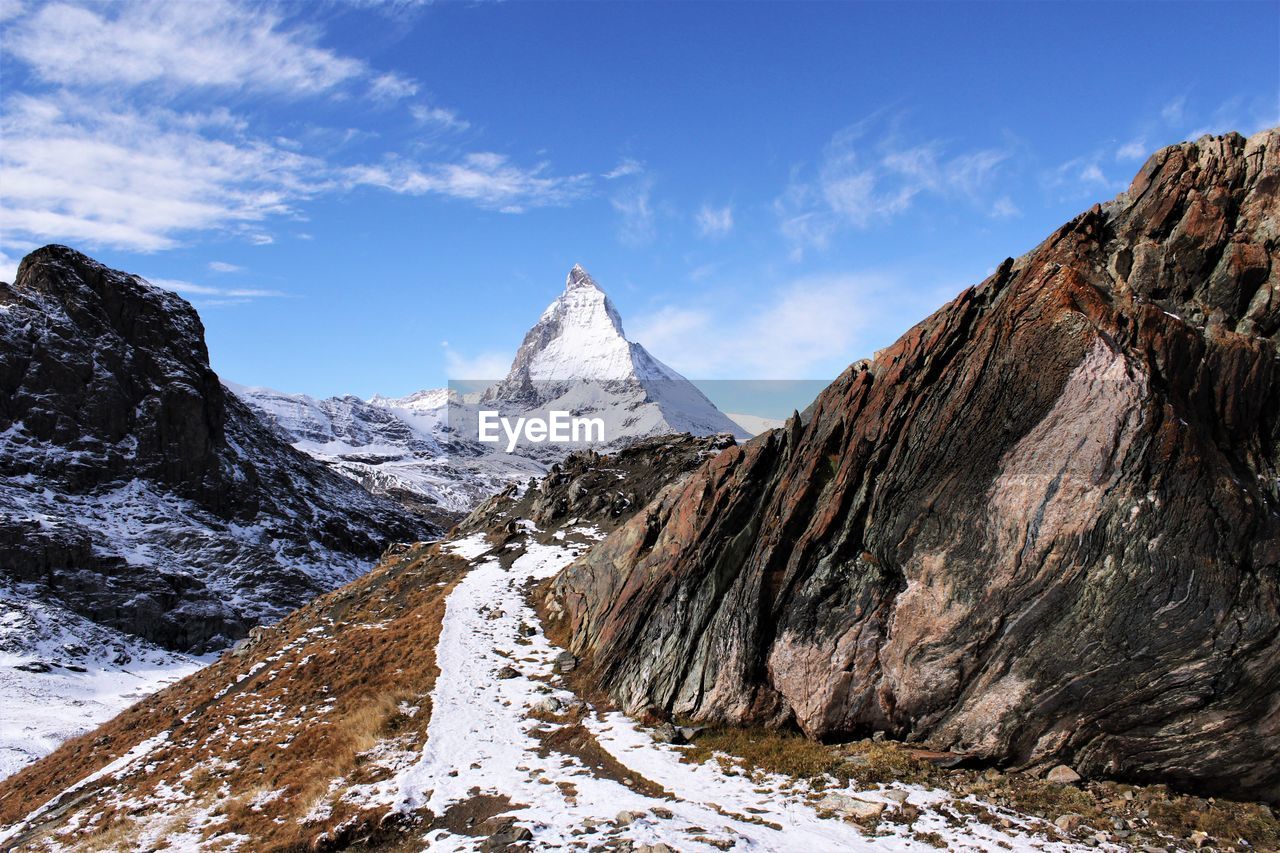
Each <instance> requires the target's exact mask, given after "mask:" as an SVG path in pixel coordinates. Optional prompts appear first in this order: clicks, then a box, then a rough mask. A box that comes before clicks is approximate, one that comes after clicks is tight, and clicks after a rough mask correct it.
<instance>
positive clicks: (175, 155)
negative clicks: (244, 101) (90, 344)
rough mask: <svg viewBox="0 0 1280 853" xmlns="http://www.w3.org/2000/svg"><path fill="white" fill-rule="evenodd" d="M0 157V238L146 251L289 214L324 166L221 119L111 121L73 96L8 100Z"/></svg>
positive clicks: (113, 116)
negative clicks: (200, 232) (188, 234)
mask: <svg viewBox="0 0 1280 853" xmlns="http://www.w3.org/2000/svg"><path fill="white" fill-rule="evenodd" d="M4 121H5V144H4V145H3V146H2V147H0V196H3V201H4V204H3V206H0V228H2V229H4V230H5V231H8V232H10V233H18V234H23V235H28V236H31V237H32V238H34V239H41V238H43V237H46V236H51V235H52V236H58V237H60V238H63V239H72V240H78V241H86V242H89V243H92V244H104V245H115V246H123V247H127V248H133V249H140V250H143V251H151V250H156V249H163V248H168V247H171V246H173V245H175V244H176V235H178V234H180V233H182V232H185V231H191V230H196V229H222V228H229V227H231V226H234V225H236V224H237V223H240V224H243V223H252V222H260V221H261V220H263V219H265V218H266V217H267V216H270V215H279V214H285V213H288V212H290V210H291V207H290V204H291V202H292V201H293V200H296V199H298V198H302V197H305V196H307V195H309V194H310V193H312V192H313V191H315V190H316V189H318V188H319V187H320V186H321V185H322V184H323V182H324V178H323V176H322V174H321V172H322V171H323V169H322V164H321V163H320V162H319V161H318V160H315V159H313V158H310V157H307V156H305V155H302V154H299V153H297V152H295V151H292V150H288V149H287V148H285V147H282V146H280V145H279V144H278V143H276V142H274V141H273V142H267V141H264V140H261V139H255V138H252V137H250V136H247V135H246V134H244V133H243V132H242V131H241V130H240V129H239V128H238V127H236V126H234V125H230V126H229V125H228V124H227V123H226V122H225V121H224V117H223V116H222V115H221V114H219V113H216V112H215V113H207V114H179V113H174V112H171V111H168V110H163V109H154V110H150V111H145V112H143V111H111V110H109V109H106V108H104V107H103V105H102V104H101V103H99V102H97V101H94V100H88V99H82V98H79V97H76V96H72V95H69V94H64V95H62V96H59V97H49V98H43V99H39V98H33V97H26V96H21V95H19V96H13V97H11V98H9V100H8V101H7V102H6V109H5V111H4Z"/></svg>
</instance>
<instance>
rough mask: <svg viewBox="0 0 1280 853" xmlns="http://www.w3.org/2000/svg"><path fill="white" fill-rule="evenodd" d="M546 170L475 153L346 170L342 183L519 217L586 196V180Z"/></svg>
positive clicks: (582, 177) (482, 153)
mask: <svg viewBox="0 0 1280 853" xmlns="http://www.w3.org/2000/svg"><path fill="white" fill-rule="evenodd" d="M549 168H550V166H549V164H547V163H538V164H537V165H535V166H532V167H528V168H525V167H521V166H517V165H515V164H514V163H512V162H511V161H510V160H508V158H507V157H506V155H503V154H494V153H492V152H477V153H473V154H467V155H466V156H464V157H463V158H462V159H461V160H460V161H458V162H455V163H429V164H426V165H417V164H413V163H406V162H402V161H390V162H389V163H387V164H386V165H382V166H358V167H354V168H351V169H348V170H346V173H345V177H346V180H347V182H348V183H349V184H350V185H352V186H360V185H369V186H376V187H382V188H384V189H388V190H391V191H392V192H397V193H407V194H410V195H426V194H435V195H443V196H448V197H450V198H456V199H463V200H466V201H470V202H474V203H475V204H478V205H479V206H481V207H485V208H489V209H493V210H501V211H502V212H504V213H519V212H521V211H523V210H526V209H528V208H531V207H547V206H554V205H561V204H567V203H568V202H570V201H572V200H574V199H576V198H579V197H580V196H581V195H582V194H583V193H584V192H585V190H586V188H587V182H588V176H586V175H565V176H557V175H551V174H548V169H549Z"/></svg>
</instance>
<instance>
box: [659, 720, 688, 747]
mask: <svg viewBox="0 0 1280 853" xmlns="http://www.w3.org/2000/svg"><path fill="white" fill-rule="evenodd" d="M652 736H653V739H654V740H655V741H657V742H658V743H671V744H682V743H684V742H685V738H684V735H683V734H681V732H680V729H678V728H676V727H675V726H673V725H671V724H670V723H661V724H659V725H657V726H654V728H653V734H652Z"/></svg>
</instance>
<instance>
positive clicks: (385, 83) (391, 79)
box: [369, 73, 418, 101]
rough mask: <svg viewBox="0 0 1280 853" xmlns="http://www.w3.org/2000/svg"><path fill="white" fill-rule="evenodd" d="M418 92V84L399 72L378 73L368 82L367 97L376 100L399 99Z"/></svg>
mask: <svg viewBox="0 0 1280 853" xmlns="http://www.w3.org/2000/svg"><path fill="white" fill-rule="evenodd" d="M417 93H418V84H417V83H415V82H414V81H413V80H410V79H409V78H408V77H402V76H400V75H399V74H391V73H388V74H379V75H378V76H377V77H374V78H373V82H371V83H370V84H369V97H371V98H373V99H374V100H376V101H401V100H404V99H405V98H408V97H411V96H413V95H416V94H417Z"/></svg>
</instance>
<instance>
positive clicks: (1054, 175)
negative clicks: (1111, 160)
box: [1041, 150, 1128, 199]
mask: <svg viewBox="0 0 1280 853" xmlns="http://www.w3.org/2000/svg"><path fill="white" fill-rule="evenodd" d="M1105 159H1107V158H1106V155H1105V152H1104V151H1101V150H1099V151H1095V152H1093V153H1091V154H1087V155H1084V156H1081V157H1074V158H1072V159H1070V160H1068V161H1067V162H1065V163H1062V164H1061V165H1059V166H1057V167H1056V168H1053V169H1050V170H1048V171H1046V172H1045V173H1044V174H1043V175H1042V176H1041V181H1042V183H1043V184H1044V186H1045V188H1046V189H1047V190H1049V191H1050V192H1051V193H1053V194H1055V195H1057V196H1059V197H1060V198H1063V199H1077V198H1081V197H1089V198H1103V197H1107V196H1111V195H1114V194H1115V193H1118V192H1121V191H1122V190H1124V188H1125V187H1126V186H1128V183H1127V181H1126V179H1125V178H1118V177H1114V176H1111V175H1108V174H1107V173H1106V172H1105V171H1103V167H1102V164H1103V161H1104V160H1105ZM1127 177H1128V176H1127V175H1126V178H1127Z"/></svg>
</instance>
